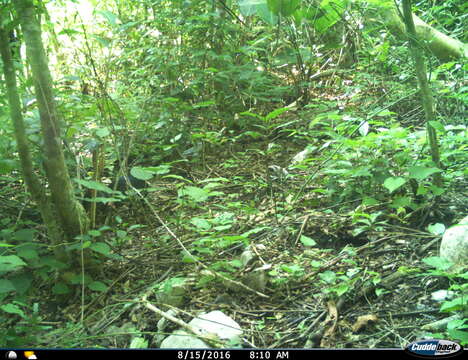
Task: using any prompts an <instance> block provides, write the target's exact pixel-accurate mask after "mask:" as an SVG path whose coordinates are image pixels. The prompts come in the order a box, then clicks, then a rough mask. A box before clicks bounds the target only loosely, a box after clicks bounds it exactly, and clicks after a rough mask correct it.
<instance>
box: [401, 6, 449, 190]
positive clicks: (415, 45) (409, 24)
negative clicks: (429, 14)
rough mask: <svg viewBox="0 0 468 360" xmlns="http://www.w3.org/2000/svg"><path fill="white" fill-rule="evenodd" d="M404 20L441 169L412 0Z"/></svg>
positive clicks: (437, 176) (435, 157)
mask: <svg viewBox="0 0 468 360" xmlns="http://www.w3.org/2000/svg"><path fill="white" fill-rule="evenodd" d="M403 18H404V22H405V26H406V30H407V34H408V40H409V46H410V51H411V55H412V57H413V59H414V65H415V71H416V77H417V78H418V83H419V87H420V89H421V99H422V106H423V109H424V114H425V116H426V127H427V135H428V139H429V146H430V148H431V156H432V161H433V162H434V163H435V165H436V166H437V167H438V168H441V167H442V166H441V163H440V153H439V144H438V142H437V134H436V131H435V129H434V128H433V127H432V126H431V121H435V114H434V100H433V97H432V92H431V89H430V88H429V84H428V81H427V70H426V64H425V63H424V58H423V47H422V46H421V40H420V39H419V38H418V35H417V33H416V28H415V25H414V22H413V13H412V11H411V0H403ZM434 185H436V186H438V187H441V186H442V176H441V174H440V173H435V174H434Z"/></svg>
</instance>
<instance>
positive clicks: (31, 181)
mask: <svg viewBox="0 0 468 360" xmlns="http://www.w3.org/2000/svg"><path fill="white" fill-rule="evenodd" d="M0 20H1V19H0ZM0 55H1V57H2V61H3V73H4V75H5V83H6V93H7V98H8V105H9V108H10V115H11V119H12V122H13V128H14V134H15V139H16V144H17V148H18V154H19V158H20V164H21V169H22V172H23V177H24V181H25V183H26V186H27V188H28V190H29V192H30V194H31V197H32V199H33V201H34V202H35V203H36V204H37V206H38V208H39V211H40V213H41V216H42V220H43V221H44V224H45V225H46V229H47V234H48V236H49V239H50V240H51V243H52V245H54V247H53V251H54V254H55V257H56V258H57V260H60V261H62V262H67V261H68V256H67V252H66V251H65V247H64V246H63V245H61V244H62V243H63V232H62V231H61V228H60V224H58V223H57V216H56V214H55V212H54V209H53V206H52V203H51V199H50V197H48V196H47V195H46V192H45V188H44V186H43V185H42V184H41V182H40V181H39V179H38V177H37V176H36V175H35V174H34V171H33V168H34V167H33V163H32V160H31V152H30V151H29V145H28V140H27V135H26V131H25V125H24V119H23V115H22V113H21V101H20V97H19V95H18V88H17V85H16V75H15V70H14V65H13V59H12V54H11V49H10V46H9V38H8V35H7V31H6V30H5V29H4V28H0Z"/></svg>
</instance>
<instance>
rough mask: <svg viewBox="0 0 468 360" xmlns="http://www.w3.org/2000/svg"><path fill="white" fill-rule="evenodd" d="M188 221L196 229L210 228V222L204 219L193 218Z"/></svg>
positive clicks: (204, 229)
mask: <svg viewBox="0 0 468 360" xmlns="http://www.w3.org/2000/svg"><path fill="white" fill-rule="evenodd" d="M190 222H191V223H192V224H193V225H195V227H196V228H197V229H198V230H202V231H206V230H210V229H211V224H210V223H209V222H208V221H207V220H206V219H201V218H193V219H192V220H190Z"/></svg>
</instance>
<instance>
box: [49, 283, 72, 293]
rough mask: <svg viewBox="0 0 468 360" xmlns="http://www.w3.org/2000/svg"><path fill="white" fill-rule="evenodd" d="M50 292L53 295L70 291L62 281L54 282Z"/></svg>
mask: <svg viewBox="0 0 468 360" xmlns="http://www.w3.org/2000/svg"><path fill="white" fill-rule="evenodd" d="M52 293H53V294H55V295H65V294H69V293H70V288H69V287H68V286H67V285H65V284H64V283H58V284H55V285H54V286H53V288H52Z"/></svg>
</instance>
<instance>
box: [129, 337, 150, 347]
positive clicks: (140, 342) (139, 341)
mask: <svg viewBox="0 0 468 360" xmlns="http://www.w3.org/2000/svg"><path fill="white" fill-rule="evenodd" d="M147 347H148V340H146V339H145V338H142V337H135V338H133V339H132V341H131V342H130V346H129V348H130V349H146V348H147Z"/></svg>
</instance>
